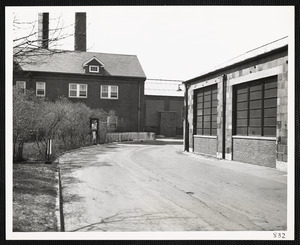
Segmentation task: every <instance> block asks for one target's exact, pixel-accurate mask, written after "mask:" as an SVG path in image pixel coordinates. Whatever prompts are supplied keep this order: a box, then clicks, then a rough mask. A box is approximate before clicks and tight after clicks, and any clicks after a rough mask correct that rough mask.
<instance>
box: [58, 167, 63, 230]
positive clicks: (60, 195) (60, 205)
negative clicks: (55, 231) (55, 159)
mask: <svg viewBox="0 0 300 245" xmlns="http://www.w3.org/2000/svg"><path fill="white" fill-rule="evenodd" d="M57 170H58V205H59V210H58V213H59V214H58V216H59V219H58V223H59V229H60V231H61V232H64V231H65V222H64V212H63V197H62V186H61V175H60V167H59V165H57Z"/></svg>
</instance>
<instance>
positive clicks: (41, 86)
mask: <svg viewBox="0 0 300 245" xmlns="http://www.w3.org/2000/svg"><path fill="white" fill-rule="evenodd" d="M45 94H46V83H44V82H37V83H36V96H41V97H45Z"/></svg>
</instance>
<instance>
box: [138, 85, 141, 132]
mask: <svg viewBox="0 0 300 245" xmlns="http://www.w3.org/2000/svg"><path fill="white" fill-rule="evenodd" d="M138 84H139V86H138V87H139V101H138V132H140V127H141V122H140V121H141V83H140V82H138Z"/></svg>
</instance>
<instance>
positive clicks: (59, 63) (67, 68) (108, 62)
mask: <svg viewBox="0 0 300 245" xmlns="http://www.w3.org/2000/svg"><path fill="white" fill-rule="evenodd" d="M93 59H97V60H99V61H101V63H103V64H105V67H104V69H105V71H106V72H107V73H108V74H109V75H111V76H125V77H142V78H145V77H146V75H145V73H144V71H143V68H142V66H141V64H140V62H139V60H138V58H137V56H136V55H123V54H108V53H96V52H75V51H64V52H58V53H54V54H51V55H47V54H46V55H45V56H41V55H37V56H36V57H35V56H34V57H32V58H31V62H24V63H19V65H20V67H21V69H22V70H23V71H36V72H57V73H68V74H84V69H83V64H84V63H86V62H87V61H89V60H93Z"/></svg>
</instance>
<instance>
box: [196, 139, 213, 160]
mask: <svg viewBox="0 0 300 245" xmlns="http://www.w3.org/2000/svg"><path fill="white" fill-rule="evenodd" d="M194 152H196V153H201V154H206V155H211V156H216V155H217V137H209V138H208V137H199V136H194Z"/></svg>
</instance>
